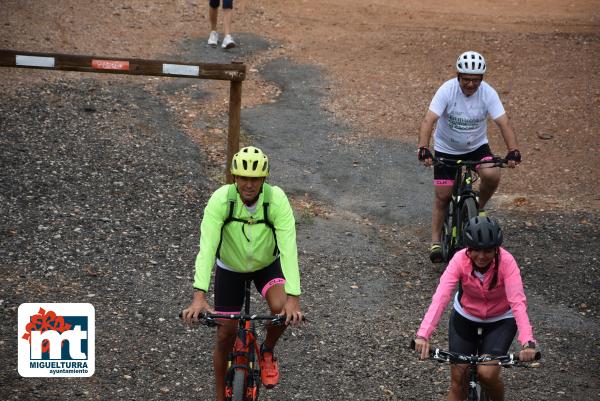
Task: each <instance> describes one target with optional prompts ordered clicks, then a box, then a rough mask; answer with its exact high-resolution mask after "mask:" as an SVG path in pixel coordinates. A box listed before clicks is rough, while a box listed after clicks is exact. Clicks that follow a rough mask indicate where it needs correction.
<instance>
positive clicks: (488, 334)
mask: <svg viewBox="0 0 600 401" xmlns="http://www.w3.org/2000/svg"><path fill="white" fill-rule="evenodd" d="M448 326H449V327H448V348H449V349H450V351H452V352H460V353H461V354H466V355H483V354H490V355H506V353H507V352H508V349H509V348H510V345H511V344H512V341H513V339H514V338H515V335H516V334H517V323H516V322H515V319H514V318H507V319H502V320H498V321H497V322H492V323H478V322H473V321H471V320H469V319H467V318H466V317H464V316H462V315H461V314H460V313H458V312H456V311H455V310H453V311H452V314H451V315H450V322H449V325H448ZM479 328H481V329H482V333H481V338H480V337H479V335H478V334H477V330H478V329H479ZM480 339H481V340H482V343H481V347H478V344H479V340H480Z"/></svg>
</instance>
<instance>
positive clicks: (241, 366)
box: [198, 281, 285, 401]
mask: <svg viewBox="0 0 600 401" xmlns="http://www.w3.org/2000/svg"><path fill="white" fill-rule="evenodd" d="M250 283H251V282H250V281H246V285H245V287H246V290H245V291H246V292H245V300H244V312H242V313H235V314H210V313H203V314H201V315H200V317H199V319H198V320H199V322H200V323H201V324H204V325H206V326H210V327H214V326H217V325H219V319H233V320H238V330H237V335H236V339H235V344H234V346H233V350H232V351H231V353H230V354H229V357H228V361H227V373H226V375H225V400H226V401H256V400H257V399H258V394H259V389H260V384H261V380H260V364H259V358H260V350H259V345H258V342H257V341H256V340H257V338H256V336H257V334H256V321H257V320H262V321H266V323H267V324H268V325H283V324H285V316H279V315H255V314H251V313H250Z"/></svg>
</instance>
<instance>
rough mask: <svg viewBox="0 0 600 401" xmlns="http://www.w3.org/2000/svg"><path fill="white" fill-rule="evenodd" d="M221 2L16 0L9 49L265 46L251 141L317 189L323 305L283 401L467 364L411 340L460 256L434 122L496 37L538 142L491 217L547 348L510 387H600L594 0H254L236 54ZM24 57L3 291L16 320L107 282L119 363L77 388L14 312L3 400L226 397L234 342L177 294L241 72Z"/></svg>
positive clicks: (98, 292)
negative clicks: (453, 87)
mask: <svg viewBox="0 0 600 401" xmlns="http://www.w3.org/2000/svg"><path fill="white" fill-rule="evenodd" d="M199 3H200V2H191V1H178V2H172V1H166V0H165V1H154V2H151V3H148V2H141V1H130V2H125V3H122V2H116V1H114V2H111V1H107V2H102V4H98V5H95V6H94V9H93V10H90V9H88V8H86V7H84V6H82V5H81V3H80V2H77V1H74V0H72V1H62V2H61V6H58V7H50V6H48V5H43V4H42V5H40V3H38V2H28V1H19V2H17V1H7V2H5V4H6V7H3V8H2V9H1V10H0V26H2V27H3V28H2V29H3V32H6V35H2V36H1V37H0V46H1V47H7V48H17V49H25V50H31V51H60V52H63V53H69V52H73V53H82V54H89V53H96V54H108V55H119V54H122V55H124V56H134V57H148V58H150V57H161V58H172V59H184V60H198V59H201V60H206V61H215V62H227V61H229V60H232V59H241V60H243V61H245V62H246V63H247V64H248V66H249V77H248V80H247V81H246V82H245V83H244V101H243V105H244V110H243V114H242V130H243V134H244V140H245V142H247V143H254V144H259V145H260V146H262V147H263V148H264V149H265V150H267V151H268V152H269V154H270V155H271V158H272V160H273V168H274V173H273V177H272V181H273V182H274V183H276V184H279V185H281V186H283V187H284V188H285V189H286V190H287V191H288V192H289V193H290V194H291V195H292V196H293V198H294V204H295V208H296V213H297V216H298V238H299V247H300V248H299V250H300V261H301V265H302V267H303V290H304V293H305V295H304V296H303V304H304V305H305V309H306V310H307V312H308V313H309V316H310V318H311V320H312V321H311V323H310V324H309V325H307V326H306V327H305V328H302V329H300V330H293V331H291V332H289V333H287V335H286V336H285V338H284V341H283V343H282V347H281V350H282V351H281V352H282V355H281V360H282V372H283V378H284V379H283V381H282V385H281V386H279V387H278V388H276V389H275V390H273V391H269V392H265V393H264V394H263V397H264V399H265V400H293V399H295V400H326V399H328V400H340V401H346V400H349V399H358V398H360V399H365V400H400V399H402V400H411V399H439V398H441V394H443V393H444V391H445V387H446V385H445V383H446V381H447V378H446V376H445V375H446V370H444V369H442V370H440V369H439V367H438V366H437V365H433V364H427V363H419V362H417V361H416V360H415V358H414V355H412V353H410V352H408V351H407V350H406V349H405V344H407V343H408V340H409V339H410V338H411V337H412V336H413V334H414V330H415V329H416V326H417V325H418V322H419V319H420V317H421V315H422V313H423V311H424V309H425V307H426V305H427V302H428V299H429V297H430V295H431V293H432V291H433V289H434V287H435V283H436V280H437V278H438V277H439V274H440V271H439V269H438V270H436V269H435V268H432V266H431V265H430V264H429V263H428V261H427V257H426V255H425V254H424V249H425V248H426V246H427V238H428V232H429V231H428V224H427V221H428V219H429V205H430V204H429V202H430V200H429V198H430V196H429V194H430V191H431V187H430V172H429V171H427V170H425V169H422V168H420V167H419V166H418V164H417V163H416V161H415V156H414V136H415V133H416V128H417V126H418V123H419V121H420V116H421V115H423V113H424V111H425V109H426V107H427V104H428V102H429V100H430V98H431V95H432V94H433V91H434V90H435V89H436V88H437V86H438V85H439V84H440V83H441V82H443V80H445V79H447V77H448V76H451V75H452V60H453V59H454V58H455V57H456V54H458V53H459V52H460V51H462V50H463V49H464V47H465V46H466V45H468V46H472V47H474V48H477V49H480V50H481V51H482V52H483V53H484V54H486V55H487V54H490V56H488V60H491V61H490V63H491V64H490V65H491V67H490V68H491V69H490V74H489V76H490V78H489V79H490V82H491V83H492V84H493V85H494V86H496V87H498V89H500V94H501V96H502V98H503V99H504V101H505V106H507V109H508V111H509V113H510V115H511V117H512V118H513V124H514V125H515V127H516V128H517V132H518V133H519V135H520V141H521V144H522V146H523V151H524V152H525V154H526V162H525V163H524V165H523V166H522V168H520V169H518V170H517V171H516V172H511V173H510V174H507V176H506V177H505V179H504V181H503V184H502V188H501V190H500V191H501V193H500V194H499V196H497V198H496V201H495V203H494V204H493V205H492V206H493V207H492V213H494V215H495V216H496V217H498V218H499V219H501V221H502V222H503V224H504V226H505V229H506V232H507V246H508V247H509V248H510V249H512V250H514V252H515V255H516V256H517V258H518V259H519V260H520V261H521V263H522V266H523V276H524V280H525V283H526V285H527V287H528V288H527V291H528V294H529V303H530V306H531V314H532V320H533V321H534V325H535V331H536V335H537V336H538V338H539V340H540V341H541V342H542V344H544V345H543V346H544V348H543V351H544V352H545V354H546V355H547V358H546V360H545V361H544V363H543V365H542V367H541V368H539V369H530V370H521V369H518V370H517V369H515V370H512V371H507V372H505V375H506V377H507V383H509V386H510V394H511V397H512V399H519V400H525V399H527V400H547V399H549V398H552V399H557V400H571V399H575V400H588V399H589V400H592V399H597V398H598V397H599V396H600V394H599V393H598V388H600V383H599V375H598V373H597V372H596V371H594V370H593V369H589V366H596V365H598V362H599V361H598V358H597V357H596V356H595V351H596V350H597V349H598V347H599V346H600V343H599V338H600V332H599V329H598V327H599V325H598V313H599V310H600V304H599V303H598V299H600V294H599V293H598V288H600V285H599V283H598V274H597V272H598V259H600V251H599V250H598V247H597V246H596V243H597V240H598V236H599V231H600V228H599V226H598V224H597V217H598V213H597V211H598V210H597V201H598V199H599V198H598V190H597V184H598V182H597V180H598V176H599V175H598V167H597V166H598V165H599V164H598V152H597V151H596V149H595V148H594V149H591V150H588V148H586V146H587V147H590V146H591V147H593V146H594V144H596V143H597V141H596V140H595V138H594V137H592V135H593V134H594V129H595V127H597V126H599V124H598V122H599V121H598V115H597V113H595V110H596V109H597V106H598V101H599V100H600V88H599V86H598V85H599V84H598V82H600V81H599V80H598V74H599V70H598V64H597V63H594V60H597V59H598V55H599V54H600V48H599V46H600V41H599V40H598V39H599V37H598V33H597V32H598V29H597V28H598V23H599V20H598V11H597V10H596V9H595V8H594V7H593V5H594V2H593V1H576V2H570V3H569V4H564V3H563V2H559V1H554V0H553V1H544V2H542V1H526V2H519V6H518V7H516V6H515V4H513V3H511V2H505V3H498V2H493V1H479V2H475V3H473V2H470V3H469V4H471V5H470V6H466V5H465V4H466V2H462V1H456V0H455V1H451V2H441V1H435V2H416V1H408V2H403V4H402V7H400V6H398V5H397V2H394V1H392V0H380V1H377V2H375V3H372V4H367V5H365V4H363V2H358V1H355V0H348V1H342V0H330V1H325V2H319V3H318V4H317V3H313V2H309V1H297V2H292V3H290V2H286V1H273V2H269V3H266V2H249V1H241V0H240V1H237V2H236V4H238V6H237V7H238V10H239V13H238V14H237V15H239V16H238V17H237V18H236V21H235V27H236V31H239V32H241V33H240V34H238V35H237V36H238V38H239V42H240V47H239V48H237V49H235V50H234V51H232V52H229V53H224V52H221V51H220V50H217V51H213V50H212V49H207V48H206V47H205V46H204V41H205V34H206V29H205V25H206V21H205V20H204V19H202V18H201V17H200V13H201V11H203V10H204V8H205V5H204V3H202V4H199ZM65 10H67V11H66V12H65ZM92 11H93V12H92ZM465 16H468V21H469V23H467V22H465V21H467V19H466V17H465ZM570 60H577V62H576V63H572V62H570ZM532 66H534V67H535V68H536V71H533V72H537V74H535V73H533V72H532V70H531V67H532ZM492 67H493V68H492ZM2 72H3V73H5V74H3V77H4V78H3V79H1V80H0V85H1V88H2V90H3V93H5V97H4V98H3V101H2V102H0V110H1V111H2V113H1V115H2V116H3V117H2V119H1V120H0V128H1V129H0V135H1V137H0V138H1V140H2V142H1V144H2V153H1V155H2V164H3V166H8V167H7V168H5V169H4V170H3V173H2V174H3V175H1V176H0V177H1V178H2V180H1V181H0V183H1V184H2V189H3V192H2V194H3V195H2V196H3V198H2V203H3V204H4V205H6V207H5V208H4V209H3V212H2V226H1V230H2V231H1V233H2V243H3V250H2V253H0V256H1V260H2V267H3V268H4V269H5V271H6V272H7V274H6V275H4V277H3V278H2V279H1V281H0V300H1V301H2V302H0V309H1V310H2V312H3V314H4V315H5V316H6V320H7V321H9V322H14V321H16V320H15V319H16V317H15V316H16V307H17V306H18V304H20V303H22V302H26V301H31V300H37V299H43V300H49V301H75V300H81V299H93V303H94V305H95V306H96V310H97V311H98V317H97V319H98V321H99V322H100V324H99V327H100V328H101V329H100V331H99V333H98V339H99V344H98V346H97V350H98V351H97V352H98V358H99V363H98V370H97V373H96V375H95V376H94V377H93V378H91V379H89V380H85V381H81V382H78V383H77V385H76V386H75V385H74V384H73V382H70V381H66V380H64V381H59V380H56V381H52V382H48V381H44V380H35V379H21V378H19V377H18V375H17V373H16V368H15V366H16V363H15V361H16V344H15V341H16V339H15V333H14V331H15V330H13V329H14V327H12V325H5V326H3V328H2V329H0V334H1V340H0V350H1V351H2V352H1V354H2V355H3V357H2V364H3V366H8V367H10V369H7V370H5V371H4V372H3V373H2V376H0V379H2V380H0V382H1V383H2V384H1V385H0V394H1V395H2V397H0V398H2V399H11V400H21V399H27V400H32V399H44V400H49V399H59V398H60V399H63V398H64V397H70V398H74V399H107V398H116V399H135V400H137V399H140V400H141V399H174V400H180V399H181V400H183V399H193V398H196V399H209V398H210V394H212V384H211V383H212V380H211V371H210V369H211V368H210V362H209V361H210V347H211V343H212V336H211V335H209V334H208V331H207V330H204V329H202V328H200V329H193V330H186V329H184V328H183V327H181V326H180V325H179V324H178V322H177V321H176V319H175V318H174V317H175V313H174V312H173V311H177V310H179V309H181V307H182V305H183V304H185V303H187V301H188V290H187V289H186V288H188V287H189V281H190V280H191V271H190V266H191V263H192V260H193V256H194V255H193V252H190V249H195V244H196V242H197V221H198V220H199V215H200V210H201V207H202V205H203V203H204V201H205V199H206V197H207V196H208V194H209V193H210V190H211V189H213V188H214V187H216V186H217V185H218V177H220V175H221V172H222V169H221V167H220V166H219V164H218V163H219V162H222V160H223V150H222V149H223V142H224V138H225V126H226V123H225V121H226V120H225V118H224V113H225V111H226V89H227V88H226V86H225V85H224V84H223V83H205V82H202V83H199V82H195V81H191V80H171V81H159V80H156V79H143V78H141V79H137V78H136V79H127V78H119V77H117V78H115V77H102V76H94V77H93V78H90V77H87V76H86V77H82V76H81V75H79V74H65V75H63V76H61V77H60V78H58V77H57V76H56V75H55V74H51V73H43V72H35V73H33V72H32V73H29V74H26V75H25V74H24V73H23V70H20V71H15V70H4V71H2ZM582 77H583V79H582ZM549 78H554V79H549ZM562 99H568V101H564V100H562ZM82 105H92V106H93V107H92V108H93V109H94V110H95V112H93V113H90V112H89V111H85V110H84V109H82ZM567 105H568V106H567ZM87 110H90V108H89V107H88V108H87ZM582 116H584V117H585V118H582ZM90 127H93V129H90ZM540 127H543V128H540ZM538 131H539V132H541V133H545V134H549V135H550V136H552V139H549V140H541V139H539V138H538V136H537V133H538ZM183 134H185V135H187V137H190V138H193V139H194V140H196V142H197V143H199V144H200V148H199V149H197V150H196V149H193V145H192V144H191V142H190V141H189V140H188V139H187V138H186V136H184V135H183ZM492 135H495V136H496V137H497V133H493V134H492ZM58 138H60V141H59V140H58ZM493 145H494V146H495V148H496V149H498V150H501V149H502V147H501V146H500V145H499V144H498V143H497V141H496V142H494V144H493ZM584 156H585V158H584ZM586 159H589V161H587V160H586ZM557 164H561V167H560V171H559V172H557V168H558V167H557ZM116 166H122V168H116ZM215 178H217V179H216V180H215ZM123 182H128V183H129V182H131V183H133V184H132V185H131V186H130V188H128V191H123V189H120V187H119V184H118V183H123ZM407 189H408V190H407ZM515 198H520V199H521V200H520V201H519V202H517V204H519V205H521V204H524V205H525V206H519V207H517V206H516V204H515V203H514V202H513V200H514V199H515ZM502 200H505V202H501V201H502ZM574 202H580V205H582V207H579V206H578V207H576V204H575V203H574ZM541 209H543V210H541ZM572 209H584V210H575V211H574V210H572ZM40 227H42V228H40ZM77 229H78V230H79V231H76V230H77ZM77 233H81V234H77ZM57 235H58V236H59V237H56V236H57ZM82 263H84V265H82ZM88 268H91V269H92V270H87V269H88ZM90 271H91V272H92V273H94V274H91V273H90ZM90 294H94V296H93V297H92V298H88V297H89V296H90ZM443 332H444V330H442V327H440V331H439V332H438V334H436V337H435V340H436V341H437V342H438V343H440V344H444V342H445V339H444V335H443ZM298 378H302V380H299V379H298ZM542 383H543V384H542Z"/></svg>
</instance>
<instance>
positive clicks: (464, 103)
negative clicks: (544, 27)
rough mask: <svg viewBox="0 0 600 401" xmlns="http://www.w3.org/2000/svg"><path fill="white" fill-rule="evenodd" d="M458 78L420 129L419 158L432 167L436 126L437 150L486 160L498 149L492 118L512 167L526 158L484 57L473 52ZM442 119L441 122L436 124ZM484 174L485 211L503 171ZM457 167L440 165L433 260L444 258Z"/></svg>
mask: <svg viewBox="0 0 600 401" xmlns="http://www.w3.org/2000/svg"><path fill="white" fill-rule="evenodd" d="M456 69H457V71H458V73H457V77H456V78H452V79H450V80H449V81H446V82H445V83H444V84H443V85H442V86H441V87H440V88H439V89H438V90H437V92H436V94H435V95H434V97H433V100H432V101H431V104H430V106H429V110H428V111H427V114H426V115H425V119H424V120H423V122H422V123H421V128H420V129H419V150H418V158H419V160H420V161H421V162H422V163H423V164H424V165H426V166H431V165H432V164H433V155H432V154H431V151H430V150H429V141H430V139H431V132H432V130H433V126H434V124H435V133H434V151H435V155H436V156H437V157H443V158H448V159H461V160H482V159H485V158H491V157H492V156H493V154H492V151H491V150H490V147H489V145H488V138H487V116H488V115H489V116H490V117H491V118H492V120H494V122H495V123H496V125H498V128H500V132H501V133H502V138H504V142H505V143H506V147H507V149H508V154H507V155H506V159H507V160H508V166H509V167H515V166H516V165H517V164H518V163H520V162H521V154H520V152H519V151H518V150H517V139H516V136H515V133H514V131H513V129H512V127H511V125H510V123H509V121H508V116H507V115H506V112H505V111H504V107H503V106H502V102H501V101H500V97H499V96H498V93H497V92H496V91H495V90H494V88H492V87H491V86H490V85H488V84H487V83H486V82H484V81H483V74H484V73H485V70H486V65H485V60H484V58H483V56H482V55H481V54H479V53H477V52H474V51H467V52H464V53H463V54H461V55H460V56H459V57H458V60H457V62H456ZM436 122H437V124H436ZM478 171H479V176H480V178H481V181H480V186H479V207H480V209H481V211H480V213H481V214H484V213H485V212H483V208H484V206H485V204H486V203H487V201H488V200H489V199H490V198H491V196H492V195H493V194H494V192H495V191H496V188H497V187H498V183H499V182H500V169H499V168H498V167H488V168H486V167H485V165H481V168H480V169H479V170H478ZM454 176H455V169H454V168H451V167H446V166H434V169H433V178H434V179H433V182H434V186H435V200H434V204H433V211H432V216H431V242H432V244H431V249H430V255H429V256H430V259H431V261H432V262H433V263H440V262H442V247H441V245H440V238H441V235H442V225H443V223H444V219H445V217H446V211H447V210H448V203H449V202H450V197H451V196H452V185H453V184H454Z"/></svg>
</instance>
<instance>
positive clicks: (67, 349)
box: [17, 303, 96, 377]
mask: <svg viewBox="0 0 600 401" xmlns="http://www.w3.org/2000/svg"><path fill="white" fill-rule="evenodd" d="M95 315H96V313H95V309H94V306H93V305H92V304H89V303H24V304H21V305H20V306H19V312H18V320H19V322H18V337H17V343H18V354H19V357H18V370H19V374H20V375H21V376H23V377H90V376H92V375H93V374H94V370H95V367H96V357H95V356H96V355H95V351H96V349H95V343H96V337H95V332H96V321H95V320H96V319H95ZM62 343H64V344H62Z"/></svg>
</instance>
